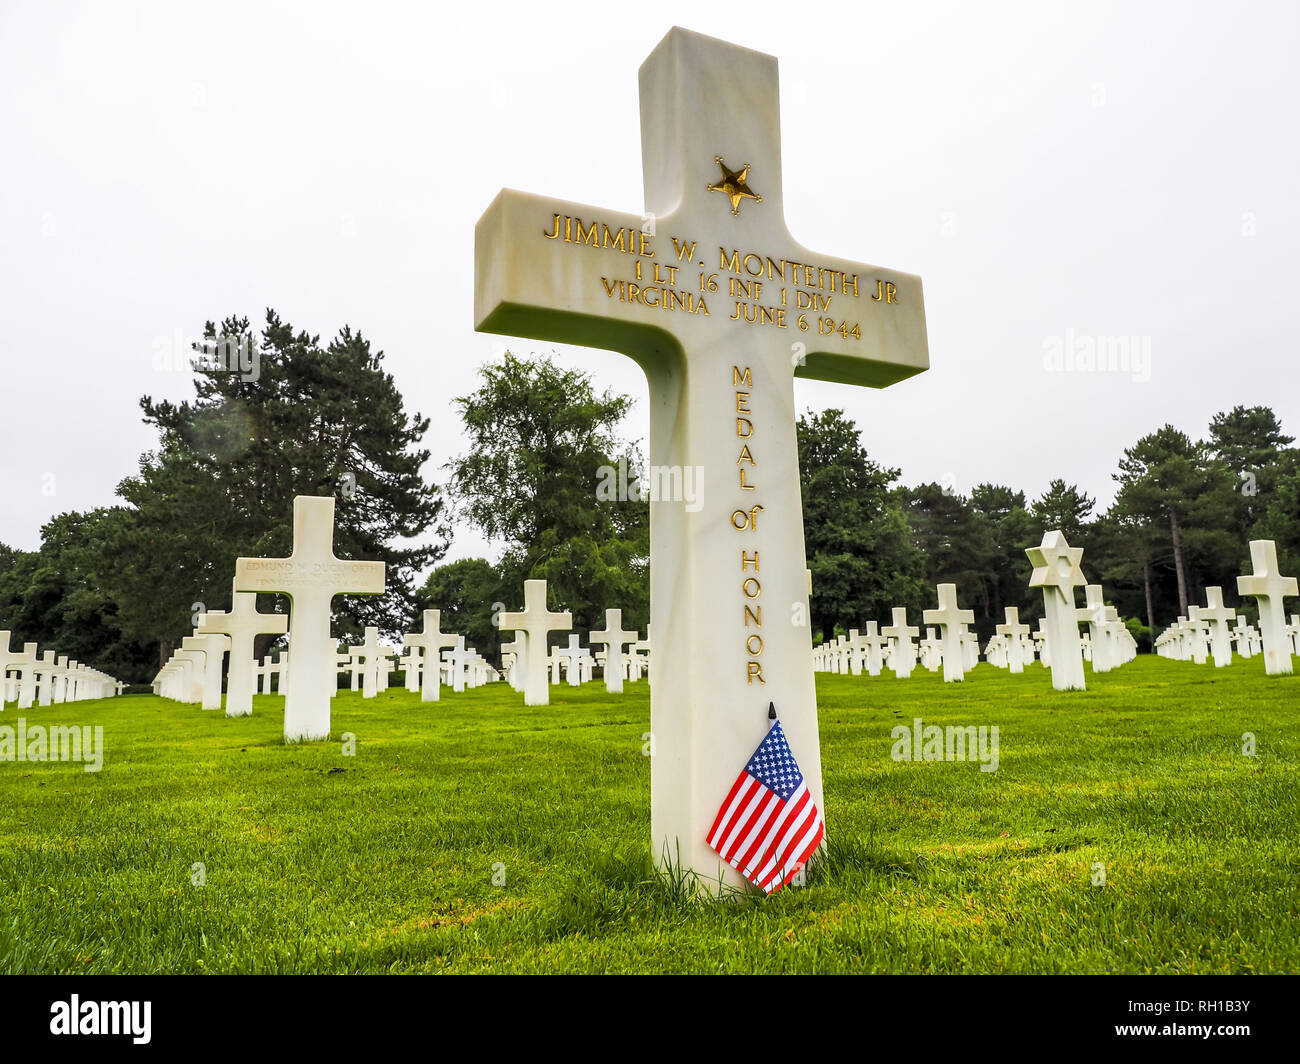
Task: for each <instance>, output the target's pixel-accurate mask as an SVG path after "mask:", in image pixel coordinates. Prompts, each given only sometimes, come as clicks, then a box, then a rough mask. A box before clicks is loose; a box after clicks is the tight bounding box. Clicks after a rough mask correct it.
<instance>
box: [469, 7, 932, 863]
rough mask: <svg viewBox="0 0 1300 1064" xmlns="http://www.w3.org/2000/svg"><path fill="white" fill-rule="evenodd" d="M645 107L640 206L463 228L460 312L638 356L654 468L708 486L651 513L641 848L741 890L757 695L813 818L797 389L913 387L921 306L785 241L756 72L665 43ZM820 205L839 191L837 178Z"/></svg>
mask: <svg viewBox="0 0 1300 1064" xmlns="http://www.w3.org/2000/svg"><path fill="white" fill-rule="evenodd" d="M640 95H641V158H642V173H643V178H644V185H645V206H646V211H647V214H646V215H644V216H642V215H640V214H627V213H622V212H616V211H610V210H605V209H603V208H596V207H590V206H585V205H583V204H578V203H569V202H564V201H560V200H551V199H545V198H542V197H539V196H533V195H529V194H527V193H522V192H515V191H512V190H505V191H503V192H502V193H501V194H500V195H499V196H498V197H497V198H496V200H495V201H493V203H492V205H491V207H489V208H488V210H487V212H486V213H485V214H484V215H483V217H482V218H481V219H480V220H479V223H478V226H477V228H476V230H475V256H474V258H475V264H474V265H475V285H474V297H475V299H474V302H475V306H474V320H475V327H476V328H477V329H478V330H480V331H482V332H490V333H503V334H506V335H508V336H520V337H529V338H532V339H538V340H546V341H551V342H555V341H559V342H565V343H574V344H582V345H585V346H588V347H598V348H603V349H605V350H610V351H619V352H622V353H623V354H626V355H628V356H630V357H631V358H633V359H634V360H635V361H636V362H637V363H638V364H639V365H640V366H641V368H642V369H643V370H644V371H645V374H646V377H647V381H648V385H649V392H650V465H651V467H652V468H654V469H658V470H665V471H667V472H668V474H669V475H672V476H675V477H677V478H679V481H680V478H684V477H685V476H686V475H688V474H694V475H695V476H696V477H697V478H698V477H700V476H703V477H704V481H703V483H705V484H707V485H708V491H707V494H706V495H704V496H703V499H704V500H706V502H705V504H704V505H702V506H700V505H692V506H690V507H689V508H688V507H687V506H685V505H683V504H682V501H680V500H668V501H662V502H660V503H658V504H656V505H654V506H652V507H651V532H650V615H651V617H652V618H653V619H654V623H655V628H656V631H657V633H658V634H657V637H656V638H657V639H658V640H659V642H660V645H659V648H658V651H657V652H656V653H655V655H654V656H653V658H652V659H651V663H650V690H651V704H650V715H651V730H652V731H653V732H654V735H655V748H656V756H655V757H654V758H653V759H652V762H651V774H650V779H651V784H650V788H651V813H650V821H651V836H652V844H653V846H654V850H655V855H656V857H657V858H658V859H660V860H665V859H666V860H670V861H672V862H673V863H674V864H680V867H681V868H682V869H683V870H684V871H687V872H692V871H693V872H697V873H699V874H700V878H701V879H702V880H704V881H708V882H712V883H717V882H718V881H719V874H720V873H721V874H722V875H723V876H724V877H725V882H727V883H728V884H731V885H733V886H741V885H744V882H745V881H744V880H742V879H741V877H740V876H739V875H737V874H736V873H735V872H734V871H732V870H731V869H730V868H728V867H726V866H725V865H723V863H722V862H721V861H720V860H719V858H718V856H717V854H716V853H714V852H713V851H712V850H711V849H710V848H709V847H708V845H707V842H706V837H707V835H708V830H709V826H710V824H711V823H712V822H713V818H714V816H715V815H716V814H717V811H718V808H719V806H720V805H721V804H722V802H723V800H724V799H725V798H726V796H727V792H728V790H729V789H730V787H731V784H732V782H733V781H734V780H735V778H736V773H738V772H739V771H740V770H741V768H743V767H744V765H745V764H746V763H747V762H748V760H749V758H750V755H751V754H752V753H753V752H754V748H755V747H756V746H757V745H758V744H759V742H760V741H761V740H762V738H763V735H764V734H765V733H766V730H767V728H768V725H769V721H768V719H767V708H768V703H769V702H774V703H775V706H776V711H777V713H778V714H779V717H780V720H781V724H782V727H783V728H784V730H785V734H786V737H787V739H788V741H789V743H790V747H791V750H792V752H793V753H794V755H795V757H796V758H797V759H798V762H799V767H800V769H801V770H802V772H803V775H804V778H805V780H806V781H807V783H808V787H809V790H810V792H811V794H812V797H813V800H814V801H815V802H816V803H817V805H818V807H819V808H820V809H821V810H822V812H823V814H824V815H825V812H826V807H825V804H824V798H823V795H822V785H821V755H820V750H819V747H818V735H817V706H816V691H815V688H814V684H813V665H812V656H811V655H810V654H809V651H808V629H807V627H806V626H803V625H798V624H795V623H792V621H791V616H792V612H794V611H795V609H796V608H800V609H802V616H805V617H806V616H807V605H808V582H809V581H808V569H807V563H806V561H805V556H804V541H803V522H802V520H801V511H800V493H799V467H798V453H797V449H796V445H795V402H794V378H795V377H796V376H798V377H811V378H816V379H819V380H829V381H840V382H844V383H850V384H859V385H866V386H869V387H877V388H880V387H884V386H886V385H889V384H893V383H895V382H897V381H900V380H903V379H904V378H906V377H911V376H913V375H914V374H917V373H920V372H922V371H923V370H925V369H927V368H929V352H928V346H927V342H926V332H925V312H924V308H923V304H922V295H921V281H920V278H918V277H915V276H912V275H910V274H905V273H899V272H897V271H894V270H887V269H882V268H880V267H876V266H869V265H866V264H863V263H859V262H852V261H849V260H846V259H838V258H832V257H830V256H828V255H822V254H820V253H817V252H812V251H809V250H808V249H806V248H804V247H802V246H800V245H799V244H798V243H796V242H795V240H794V239H793V238H792V237H791V236H790V233H789V231H788V230H787V229H786V225H785V218H784V209H783V203H782V188H781V181H782V175H781V133H780V100H779V95H778V91H777V64H776V60H775V59H774V58H773V57H772V56H769V55H764V54H762V53H759V52H754V51H750V50H749V49H747V48H740V47H737V46H735V45H731V44H727V43H725V42H723V41H718V40H714V39H712V38H709V37H703V36H701V35H699V34H696V33H691V32H688V31H686V30H682V29H673V30H671V31H670V32H669V33H668V35H667V36H666V37H665V38H664V39H663V41H661V42H660V44H659V45H658V47H657V48H656V49H655V50H654V52H653V53H652V54H651V55H650V57H649V58H648V59H647V60H646V61H645V63H644V64H643V65H642V67H641V71H640ZM538 106H539V113H538V117H539V118H541V117H543V116H544V113H545V112H542V111H541V110H540V108H541V106H543V105H541V104H540V102H539V105H538ZM847 107H848V105H847V104H846V108H847ZM555 149H556V151H557V152H564V153H566V154H567V153H571V151H572V146H571V145H570V144H569V143H568V142H567V141H564V142H561V140H560V139H558V138H557V139H556V142H555ZM827 164H828V166H830V167H833V165H834V156H833V153H832V154H831V155H830V156H829V157H828V159H827ZM820 194H823V195H826V194H833V195H837V196H838V195H841V194H843V195H846V196H851V195H852V194H851V193H845V192H844V190H843V189H841V188H839V187H838V185H837V184H836V182H835V177H834V174H833V170H828V172H827V179H826V184H825V188H824V190H822V192H821V193H820ZM844 207H845V209H846V210H856V209H857V208H856V207H854V206H853V205H852V204H851V203H850V202H849V200H848V199H846V200H845V203H844ZM697 482H698V479H697ZM764 607H766V609H765V608H764Z"/></svg>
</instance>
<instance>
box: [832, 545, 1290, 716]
mask: <svg viewBox="0 0 1300 1064" xmlns="http://www.w3.org/2000/svg"><path fill="white" fill-rule="evenodd" d="M1026 554H1028V556H1029V559H1030V561H1031V562H1032V563H1033V566H1034V571H1033V575H1032V576H1031V578H1030V582H1029V586H1030V587H1041V588H1042V589H1043V595H1044V606H1045V616H1044V617H1043V618H1042V619H1041V620H1040V621H1039V631H1038V632H1037V633H1032V632H1031V629H1030V627H1029V625H1027V624H1024V623H1022V622H1021V620H1020V611H1019V609H1018V608H1017V607H1015V606H1008V607H1007V608H1006V613H1005V618H1006V620H1005V623H1003V624H999V625H997V627H996V628H995V632H994V635H993V637H992V638H991V639H990V640H989V642H988V644H987V645H986V647H985V658H986V660H988V661H989V662H990V663H992V664H993V665H995V666H997V667H999V668H1005V669H1008V670H1009V671H1010V672H1012V673H1023V672H1024V669H1025V665H1027V664H1030V663H1032V662H1033V661H1034V658H1035V655H1037V656H1038V657H1039V659H1040V660H1041V661H1042V663H1043V665H1044V666H1045V667H1047V668H1048V669H1050V670H1051V673H1052V685H1053V686H1054V687H1055V688H1057V689H1058V690H1082V689H1083V688H1084V669H1083V662H1084V660H1085V659H1089V660H1091V661H1092V665H1093V670H1094V671H1095V672H1109V671H1110V670H1111V669H1113V668H1117V667H1118V666H1119V665H1122V664H1124V663H1125V662H1128V661H1131V660H1132V659H1133V658H1134V656H1136V654H1137V643H1136V642H1135V641H1134V639H1133V637H1132V634H1131V633H1130V632H1129V631H1128V629H1127V628H1126V627H1125V626H1124V625H1123V623H1122V622H1121V621H1120V619H1119V616H1118V614H1117V613H1116V611H1115V609H1114V607H1111V606H1107V605H1106V604H1105V601H1104V600H1103V597H1102V588H1101V585H1100V584H1085V581H1084V576H1083V571H1082V568H1081V562H1082V560H1083V549H1082V548H1079V547H1071V546H1070V545H1069V544H1068V543H1067V542H1066V540H1065V537H1064V536H1063V535H1062V534H1061V533H1060V532H1059V531H1053V532H1048V533H1047V534H1046V535H1045V536H1044V537H1043V542H1042V544H1040V545H1039V546H1038V547H1031V548H1029V549H1028V550H1027V551H1026ZM1080 586H1083V587H1084V590H1085V604H1084V605H1083V606H1082V607H1079V606H1078V605H1077V603H1076V600H1075V588H1077V587H1080ZM936 593H937V597H938V605H937V606H936V608H934V609H930V610H925V611H924V613H923V614H922V622H923V624H924V625H926V635H925V638H924V639H922V640H921V642H920V648H919V656H920V663H921V665H922V666H923V667H925V668H926V669H929V670H930V671H931V672H935V671H938V669H939V668H940V667H942V669H943V678H944V681H945V682H947V683H957V682H961V681H962V680H963V679H965V676H966V673H967V672H968V671H970V669H972V668H973V667H974V666H975V664H976V663H977V662H978V661H979V656H980V651H979V645H978V643H977V641H976V638H975V634H974V633H973V632H972V631H971V628H970V626H971V625H972V624H973V623H974V621H975V614H974V611H973V610H964V609H962V608H961V607H960V606H959V605H958V602H957V585H956V584H940V585H939V586H938V588H937V591H936ZM1081 624H1082V625H1084V626H1086V627H1087V629H1088V631H1087V632H1086V633H1085V634H1084V635H1082V636H1081V635H1080V632H1079V625H1081ZM1297 632H1298V633H1300V626H1298V628H1297ZM918 634H919V629H917V628H910V627H908V625H907V611H906V610H905V609H903V608H901V607H896V608H895V609H894V611H893V624H892V625H888V626H886V627H885V628H882V629H879V630H877V625H876V622H874V621H871V622H868V623H867V625H866V628H865V631H864V632H859V631H858V630H857V629H853V630H852V631H850V632H849V634H848V636H847V637H845V636H839V637H838V639H837V640H836V641H835V642H833V643H830V642H828V643H823V644H822V645H821V646H820V647H817V648H816V649H815V650H814V651H813V667H814V669H818V670H821V671H827V672H847V673H852V674H853V675H855V676H856V675H860V674H861V673H862V671H863V670H864V669H865V671H866V672H867V674H868V675H870V676H878V675H879V674H880V671H881V668H882V666H884V665H888V666H889V667H891V668H892V669H893V670H894V674H895V675H896V676H898V677H900V678H906V677H908V676H910V675H911V673H912V670H913V667H914V666H915V664H916V660H917V649H916V645H915V644H913V643H912V636H914V635H918Z"/></svg>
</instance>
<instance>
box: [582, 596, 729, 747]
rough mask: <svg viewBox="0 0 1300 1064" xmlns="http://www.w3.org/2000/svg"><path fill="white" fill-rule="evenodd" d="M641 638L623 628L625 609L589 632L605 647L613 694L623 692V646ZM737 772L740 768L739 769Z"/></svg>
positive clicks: (591, 639)
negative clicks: (600, 630)
mask: <svg viewBox="0 0 1300 1064" xmlns="http://www.w3.org/2000/svg"><path fill="white" fill-rule="evenodd" d="M640 638H641V633H640V632H637V631H632V632H627V631H624V630H623V611H622V610H621V609H616V610H606V611H605V630H604V631H603V632H588V633H587V642H588V643H590V644H591V645H592V646H596V645H597V644H600V645H601V646H603V647H604V648H605V690H606V691H607V692H609V693H610V694H612V695H621V694H622V693H623V648H624V647H625V646H627V645H628V644H630V643H635V642H636V641H637V640H638V639H640ZM736 771H737V772H739V771H740V770H739V769H737V770H736Z"/></svg>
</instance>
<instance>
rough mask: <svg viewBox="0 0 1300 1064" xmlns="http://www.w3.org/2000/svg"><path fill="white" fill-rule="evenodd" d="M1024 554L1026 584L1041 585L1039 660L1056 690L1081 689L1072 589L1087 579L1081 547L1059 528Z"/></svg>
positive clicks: (1027, 549) (1081, 584)
mask: <svg viewBox="0 0 1300 1064" xmlns="http://www.w3.org/2000/svg"><path fill="white" fill-rule="evenodd" d="M1025 554H1027V555H1028V556H1029V564H1030V565H1032V566H1033V567H1034V571H1033V572H1032V573H1031V574H1030V576H1029V586H1030V587H1041V588H1042V589H1043V613H1044V617H1043V626H1044V628H1045V630H1046V632H1047V653H1046V654H1045V655H1044V656H1043V664H1044V665H1047V666H1048V667H1049V668H1050V669H1051V670H1052V687H1054V688H1055V689H1056V690H1058V691H1082V690H1084V687H1085V684H1084V678H1083V646H1082V644H1081V643H1080V642H1079V621H1078V614H1077V613H1076V612H1075V611H1076V609H1077V607H1076V606H1075V599H1074V589H1075V588H1076V587H1082V586H1083V585H1084V584H1086V583H1087V580H1086V579H1084V575H1083V568H1082V563H1083V548H1082V547H1071V546H1070V544H1069V543H1067V542H1066V540H1065V536H1063V535H1062V534H1061V533H1060V531H1059V530H1052V531H1050V532H1044V533H1043V542H1042V543H1041V544H1039V545H1038V546H1037V547H1028V548H1026V550H1025Z"/></svg>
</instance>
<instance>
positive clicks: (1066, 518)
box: [1029, 478, 1097, 547]
mask: <svg viewBox="0 0 1300 1064" xmlns="http://www.w3.org/2000/svg"><path fill="white" fill-rule="evenodd" d="M1096 503H1097V500H1096V499H1094V498H1093V497H1092V496H1090V495H1086V494H1084V492H1082V491H1080V490H1079V487H1078V485H1076V484H1069V485H1067V484H1066V483H1065V481H1064V480H1061V479H1059V478H1058V479H1056V480H1053V481H1052V482H1051V483H1050V484H1049V485H1048V486H1047V490H1046V491H1045V492H1043V494H1042V495H1040V496H1039V497H1038V498H1037V499H1035V500H1034V502H1033V505H1032V506H1031V507H1030V511H1029V512H1030V513H1031V514H1032V515H1033V518H1034V520H1035V522H1037V525H1038V529H1037V533H1038V538H1037V539H1036V540H1035V542H1036V543H1041V542H1042V535H1043V533H1044V532H1051V531H1054V530H1055V531H1059V532H1061V534H1062V535H1064V536H1065V538H1066V540H1067V541H1068V542H1069V544H1070V545H1071V546H1072V547H1078V546H1083V545H1084V539H1085V536H1084V529H1085V528H1086V527H1087V525H1088V520H1089V518H1090V517H1091V515H1092V508H1093V507H1094V506H1095V505H1096Z"/></svg>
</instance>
